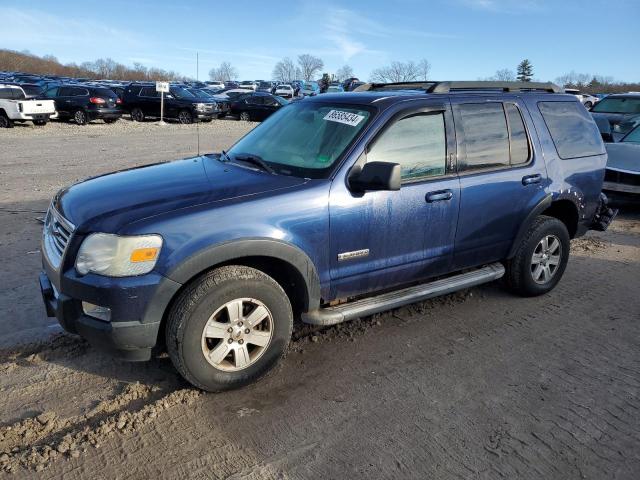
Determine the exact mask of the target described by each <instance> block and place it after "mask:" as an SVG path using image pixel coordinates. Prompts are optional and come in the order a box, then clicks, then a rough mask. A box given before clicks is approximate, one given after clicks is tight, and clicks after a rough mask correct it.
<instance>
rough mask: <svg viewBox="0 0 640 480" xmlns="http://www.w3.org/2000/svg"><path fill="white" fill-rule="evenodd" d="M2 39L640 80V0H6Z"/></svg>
mask: <svg viewBox="0 0 640 480" xmlns="http://www.w3.org/2000/svg"><path fill="white" fill-rule="evenodd" d="M0 18H2V19H3V20H2V28H0V48H10V49H14V50H29V51H31V52H32V53H35V54H38V55H44V54H52V55H54V56H56V57H57V58H58V59H59V60H61V61H62V62H65V63H66V62H72V61H73V62H78V63H80V62H82V61H86V60H95V59H97V58H100V57H111V58H113V59H114V60H116V61H118V62H121V63H125V64H132V63H133V62H141V63H143V64H145V65H146V66H148V67H160V68H165V69H169V70H175V71H178V72H180V73H182V74H184V75H188V76H193V77H195V76H196V61H195V57H196V51H198V52H199V56H200V69H199V72H200V79H205V78H206V77H207V72H208V71H209V69H210V68H212V67H214V66H216V65H217V64H219V63H220V62H222V61H229V62H231V63H232V64H233V65H234V66H235V67H236V68H237V70H238V71H239V74H240V77H241V79H257V78H260V79H263V78H264V79H267V78H270V76H271V71H272V69H273V66H274V64H275V63H276V62H277V61H278V60H279V59H281V58H283V57H286V56H289V57H292V58H295V57H296V56H297V55H299V54H301V53H311V54H314V55H317V56H319V57H321V58H322V59H323V60H324V62H325V71H328V72H334V71H335V70H337V69H338V68H339V67H340V66H342V65H344V64H349V65H350V66H351V67H352V68H353V70H354V72H355V74H356V75H357V76H359V77H360V78H362V79H367V78H368V77H369V73H370V72H371V70H373V69H374V68H376V67H379V66H383V65H385V64H387V63H389V62H391V61H392V60H401V61H408V60H415V61H418V60H420V59H422V58H426V59H427V60H429V62H430V63H431V66H432V70H431V77H432V78H435V79H454V80H459V79H471V80H475V79H478V78H483V77H489V76H491V75H493V74H494V72H495V71H496V70H498V69H502V68H509V69H512V70H515V68H516V65H517V64H518V62H519V61H520V60H522V59H523V58H528V59H529V60H530V61H531V62H532V63H533V66H534V74H535V77H536V78H537V79H540V80H553V79H555V78H556V77H558V76H559V75H561V74H563V73H567V72H569V71H571V70H575V71H577V72H586V73H593V74H600V75H608V76H613V77H614V78H615V79H617V80H624V81H639V80H640V62H638V58H639V57H638V54H637V48H636V47H637V45H638V44H639V43H640V42H639V40H640V27H639V26H638V25H639V21H640V0H617V1H615V2H611V1H604V0H593V1H590V2H587V1H561V0H558V1H547V0H520V1H517V0H448V1H445V0H431V1H428V0H392V1H389V0H386V1H385V0H367V1H359V0H350V1H348V2H341V1H338V0H336V1H327V2H323V1H306V0H298V1H266V2H265V1H259V2H254V1H252V0H243V1H241V2H228V1H219V0H218V1H206V0H198V1H184V2H176V1H172V2H169V1H164V0H155V1H149V0H142V1H135V2H129V1H124V0H110V1H108V2H104V1H101V2H96V1H93V0H83V1H77V0H56V1H51V0H48V1H47V0H43V1H37V0H35V1H27V0H22V1H19V2H17V1H15V0H11V1H6V0H0Z"/></svg>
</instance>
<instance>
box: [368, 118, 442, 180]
mask: <svg viewBox="0 0 640 480" xmlns="http://www.w3.org/2000/svg"><path fill="white" fill-rule="evenodd" d="M446 143H447V142H446V135H445V129H444V116H443V114H442V113H437V114H418V115H412V116H409V117H405V118H403V119H401V120H398V121H397V122H395V123H394V124H393V125H391V126H390V127H389V128H388V129H387V130H386V131H384V133H383V134H382V135H381V136H380V137H378V139H377V140H376V141H375V143H374V144H373V146H372V147H371V148H370V149H369V151H368V152H367V162H389V163H399V164H400V170H401V176H402V179H403V180H406V181H411V180H417V179H421V178H426V177H433V176H439V175H444V173H445V166H446V149H447V148H446Z"/></svg>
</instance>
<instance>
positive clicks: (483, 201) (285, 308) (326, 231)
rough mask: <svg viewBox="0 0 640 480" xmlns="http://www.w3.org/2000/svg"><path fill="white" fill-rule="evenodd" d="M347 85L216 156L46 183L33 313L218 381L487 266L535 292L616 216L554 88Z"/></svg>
mask: <svg viewBox="0 0 640 480" xmlns="http://www.w3.org/2000/svg"><path fill="white" fill-rule="evenodd" d="M358 90H364V91H360V92H356V93H341V94H335V95H332V94H326V95H321V96H317V97H313V98H307V99H305V100H304V101H301V102H295V103H293V104H290V105H286V106H285V107H283V108H281V109H279V111H278V112H276V113H275V114H273V115H272V116H271V117H269V118H268V119H267V120H266V121H265V122H263V123H262V124H261V125H259V126H258V127H256V128H255V129H254V130H252V131H251V132H249V133H248V134H247V135H246V136H245V137H243V138H242V139H240V140H239V141H238V142H237V143H236V144H235V145H234V146H233V147H232V148H231V149H230V150H229V151H227V152H224V151H223V152H220V153H217V154H210V155H203V156H198V157H195V158H189V159H184V160H179V161H174V162H169V163H162V164H157V165H151V166H146V167H142V168H136V169H131V170H126V171H122V172H118V173H114V174H109V175H103V176H100V177H96V178H92V179H89V180H86V181H84V182H80V183H77V184H75V185H72V186H70V187H68V188H65V189H63V190H62V191H60V192H59V193H58V194H57V195H56V196H55V197H54V199H53V201H52V203H51V207H50V208H49V212H48V214H47V217H46V224H45V228H44V234H43V249H42V251H43V273H42V274H41V275H40V284H41V289H42V292H43V297H44V302H45V305H46V308H47V312H48V314H49V315H51V316H56V317H57V318H58V320H59V321H60V323H61V324H62V325H63V327H64V328H65V329H67V330H68V331H70V332H74V333H79V334H80V335H82V336H83V337H85V338H87V339H88V340H89V341H90V342H91V343H92V344H93V345H95V346H96V347H98V348H103V349H106V350H108V351H110V352H111V353H113V354H115V355H117V356H119V357H121V358H125V359H129V360H147V359H149V358H150V357H151V354H152V349H153V348H154V347H166V348H167V350H168V352H169V355H170V356H171V359H172V361H173V363H174V365H175V366H176V368H177V369H178V371H179V372H180V373H181V374H182V375H183V376H184V377H185V378H186V379H187V380H189V381H190V382H191V383H193V384H194V385H196V386H197V387H200V388H202V389H206V390H211V391H218V390H224V389H228V388H233V387H239V386H242V385H245V384H247V383H249V382H251V381H253V380H255V379H257V378H259V377H260V376H262V375H263V374H264V373H265V372H267V371H268V370H269V369H270V368H272V367H273V366H274V365H275V364H276V362H277V361H278V360H279V358H280V357H281V356H282V354H283V353H284V352H285V351H286V349H287V345H288V343H289V339H290V335H291V331H292V325H293V322H294V319H301V320H302V321H304V322H308V323H311V324H316V325H331V324H335V323H339V322H342V321H345V320H349V319H352V318H356V317H360V316H365V315H370V314H372V313H375V312H380V311H384V310H388V309H391V308H395V307H398V306H400V305H404V304H407V303H411V302H416V301H419V300H422V299H425V298H429V297H432V296H435V295H440V294H444V293H448V292H452V291H455V290H457V289H460V288H467V287H470V286H473V285H477V284H480V283H483V282H488V281H491V280H495V279H498V278H501V277H504V279H505V280H506V284H507V286H508V287H509V288H510V289H511V290H512V291H514V292H516V293H518V294H520V295H523V296H531V295H540V294H544V293H546V292H548V291H550V290H551V289H552V288H554V287H555V285H556V284H557V283H558V282H559V281H560V278H561V277H562V274H563V272H564V269H565V267H566V264H567V261H568V258H569V241H570V239H571V238H574V237H577V236H580V235H582V234H584V233H585V232H586V231H587V230H588V229H590V228H598V229H605V228H606V227H607V225H608V223H609V222H610V221H611V219H612V217H613V216H614V215H615V212H613V211H611V210H610V209H608V208H607V207H606V202H605V201H604V199H603V197H602V196H601V193H600V192H601V188H602V181H603V176H604V168H605V164H606V159H607V157H606V153H605V150H604V146H603V143H602V140H601V138H600V135H599V132H598V129H597V127H596V126H595V124H594V122H593V120H592V118H591V117H590V116H589V114H588V113H587V112H586V110H585V109H584V108H583V107H582V105H580V103H579V102H578V100H577V99H576V98H575V97H572V96H569V95H564V94H560V93H558V92H559V90H558V87H555V86H553V85H550V84H536V83H527V84H522V85H521V84H517V83H483V82H463V83H458V82H444V83H443V82H440V83H411V84H367V85H363V86H361V87H359V88H358ZM292 132H295V133H296V134H295V135H292ZM336 300H341V301H342V302H339V303H338V302H335V301H336Z"/></svg>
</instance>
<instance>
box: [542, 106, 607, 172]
mask: <svg viewBox="0 0 640 480" xmlns="http://www.w3.org/2000/svg"><path fill="white" fill-rule="evenodd" d="M538 108H539V109H540V113H542V117H543V118H544V121H545V123H546V124H547V128H548V129H549V133H550V134H551V139H552V140H553V143H554V144H555V146H556V151H557V152H558V155H559V156H560V158H562V159H565V160H566V159H571V158H578V157H589V156H592V155H602V154H603V153H605V150H604V145H603V143H602V138H601V137H600V131H599V130H598V127H597V126H596V124H595V123H594V121H593V119H592V118H591V116H590V115H589V113H588V112H587V111H586V110H585V109H584V107H583V106H582V105H581V104H580V103H578V102H538Z"/></svg>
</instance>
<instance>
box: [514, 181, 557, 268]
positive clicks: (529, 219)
mask: <svg viewBox="0 0 640 480" xmlns="http://www.w3.org/2000/svg"><path fill="white" fill-rule="evenodd" d="M552 201H553V195H552V194H551V193H548V194H547V195H545V196H544V198H543V199H542V200H540V201H539V202H538V203H537V204H536V206H535V207H533V209H532V210H531V211H530V212H529V213H528V215H527V216H526V218H525V219H524V221H523V222H522V223H521V224H520V228H519V229H518V233H517V234H516V236H515V238H514V239H513V243H512V244H511V248H510V249H509V254H508V255H507V260H509V259H511V258H513V257H514V256H515V255H516V251H517V250H518V247H519V246H520V243H521V242H522V239H523V238H524V235H525V234H526V233H527V230H528V229H529V226H530V225H531V224H532V223H533V221H534V220H535V218H536V217H537V216H538V215H540V214H541V213H542V212H544V211H545V210H546V209H547V208H549V207H550V206H551V203H552Z"/></svg>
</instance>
